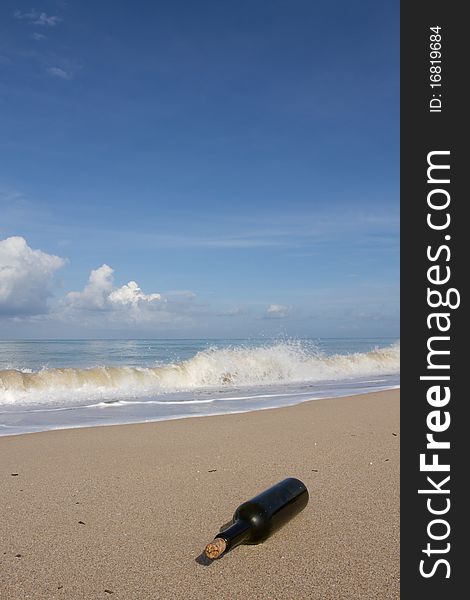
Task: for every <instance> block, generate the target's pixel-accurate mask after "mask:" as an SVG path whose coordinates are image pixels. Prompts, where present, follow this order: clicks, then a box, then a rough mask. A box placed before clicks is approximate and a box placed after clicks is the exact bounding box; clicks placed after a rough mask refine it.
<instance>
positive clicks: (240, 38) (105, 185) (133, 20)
mask: <svg viewBox="0 0 470 600" xmlns="http://www.w3.org/2000/svg"><path fill="white" fill-rule="evenodd" d="M0 28H1V34H0V154H1V161H0V205H1V206H0V207H1V215H2V216H1V218H0V240H3V241H0V244H3V246H0V269H1V272H0V273H1V275H2V279H3V282H1V281H0V335H1V336H3V337H7V338H8V337H70V336H74V337H75V336H80V337H88V336H90V337H113V336H118V337H132V336H139V337H141V336H142V335H144V336H148V337H151V336H157V337H158V336H175V337H199V336H203V337H217V336H229V337H245V336H257V335H275V334H278V333H285V334H287V335H295V336H333V337H334V336H357V335H358V336H395V335H398V318H399V317H398V309H399V305H398V283H399V270H398V267H399V254H398V252H399V250H398V242H399V229H398V218H399V217H398V211H399V70H398V67H399V3H398V2H396V1H381V2H367V1H365V2H360V3H351V2H346V1H345V0H341V1H338V2H331V1H330V2H323V1H320V2H317V1H313V2H312V1H310V0H308V1H302V0H289V1H287V0H285V1H279V0H264V1H259V0H250V1H239V2H236V3H235V2H228V1H227V2H226V1H224V0H218V1H215V0H214V1H207V0H201V1H199V2H190V1H189V0H184V1H183V0H179V1H178V0H176V1H172V2H168V1H166V2H159V1H154V2H150V1H141V2H137V3H130V2H124V1H101V2H89V1H86V0H81V1H78V0H77V1H68V2H63V1H58V0H50V1H42V2H38V3H35V4H34V5H33V6H32V5H31V3H29V2H28V3H26V2H22V1H15V2H13V1H8V0H6V1H4V2H2V4H1V6H0ZM11 238H13V240H12V239H11ZM8 240H10V241H8ZM103 265H106V266H108V267H109V268H110V269H112V270H113V272H111V270H109V271H108V270H107V269H106V268H102V266H103ZM100 269H101V270H100ZM92 271H94V272H95V275H93V274H91V272H92ZM90 274H91V275H90ZM90 277H91V279H90ZM129 282H136V286H137V287H136V286H134V285H131V286H130V287H129V286H127V284H128V283H129ZM126 286H127V287H126ZM157 295H159V297H158V298H157Z"/></svg>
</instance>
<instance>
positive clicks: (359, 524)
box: [0, 390, 399, 600]
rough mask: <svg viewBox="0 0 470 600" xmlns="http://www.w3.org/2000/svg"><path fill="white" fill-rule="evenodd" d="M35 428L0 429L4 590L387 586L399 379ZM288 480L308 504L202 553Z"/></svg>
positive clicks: (328, 591) (0, 583)
mask: <svg viewBox="0 0 470 600" xmlns="http://www.w3.org/2000/svg"><path fill="white" fill-rule="evenodd" d="M36 433H37V435H24V434H18V435H7V436H2V437H1V438H0V466H1V470H0V472H1V477H2V478H3V483H2V486H0V506H3V507H6V509H7V510H6V511H5V514H4V516H3V517H2V519H1V520H0V540H1V542H0V544H1V548H0V550H1V552H0V563H1V564H0V593H1V595H2V598H5V600H10V599H11V600H20V599H21V598H23V597H28V598H35V599H38V600H39V599H49V598H50V599H53V598H60V599H62V598H67V599H76V600H82V598H84V597H86V598H87V600H94V599H95V598H96V599H98V598H105V597H110V596H109V594H110V593H112V594H113V596H112V597H113V598H116V599H123V600H124V599H125V600H144V599H145V600H148V599H153V598H161V599H162V600H166V598H168V597H172V598H177V599H178V598H195V599H198V598H201V599H202V598H206V597H208V596H217V597H218V598H220V599H225V598H227V600H228V599H229V598H230V599H232V598H234V599H237V598H240V599H241V598H247V597H248V598H259V599H265V598H266V600H267V599H268V598H282V597H286V594H287V595H288V597H292V598H294V597H295V598H313V599H318V600H325V599H328V600H333V599H338V600H339V599H341V600H353V599H354V600H359V599H364V600H366V599H367V600H370V599H371V598H377V599H379V598H380V599H381V600H382V599H383V598H387V599H390V600H392V599H395V598H397V599H398V598H399V390H388V391H382V392H373V393H369V394H364V395H357V396H354V397H353V398H351V397H341V398H332V399H320V400H309V401H304V402H302V403H299V404H296V405H292V406H287V407H279V408H269V409H263V410H255V411H250V412H245V413H231V414H223V415H215V416H210V417H209V416H204V417H202V418H197V419H193V418H191V417H186V418H181V419H172V420H166V421H157V422H152V423H138V424H126V425H112V426H104V427H83V428H74V429H60V430H50V431H42V432H36ZM287 476H296V477H299V478H300V479H301V480H302V481H304V483H305V484H306V485H307V487H308V489H309V491H310V502H309V504H308V506H307V507H306V509H305V510H304V511H303V512H302V513H301V514H300V515H299V516H298V517H296V518H295V519H294V520H293V521H292V522H291V523H289V524H288V525H286V527H285V528H283V529H282V530H281V531H280V532H278V533H277V534H276V535H275V536H273V537H272V538H270V539H269V540H268V541H267V542H265V543H264V544H262V545H259V546H241V547H239V548H237V549H235V550H234V551H233V552H230V553H228V554H227V556H225V557H223V558H222V559H220V560H218V561H215V562H213V563H211V564H210V565H207V564H204V562H203V561H202V560H201V558H200V553H201V552H202V550H203V548H204V546H205V544H206V543H207V542H208V541H210V540H211V539H212V537H213V535H214V534H215V533H216V532H217V531H218V529H219V527H220V526H221V525H222V524H223V523H226V522H227V520H228V519H229V518H230V517H231V515H232V514H233V511H234V509H235V508H236V506H238V504H240V502H242V501H244V500H246V499H248V498H250V497H252V496H253V495H255V494H256V493H258V492H260V491H261V490H263V489H265V488H266V487H269V485H272V484H273V483H275V482H276V481H279V480H280V479H283V478H284V477H287ZM106 590H108V591H106Z"/></svg>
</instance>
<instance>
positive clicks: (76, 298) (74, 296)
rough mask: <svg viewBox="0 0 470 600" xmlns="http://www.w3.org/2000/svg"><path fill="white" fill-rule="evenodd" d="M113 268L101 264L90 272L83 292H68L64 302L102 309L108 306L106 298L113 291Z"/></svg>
mask: <svg viewBox="0 0 470 600" xmlns="http://www.w3.org/2000/svg"><path fill="white" fill-rule="evenodd" d="M113 272H114V271H113V269H111V267H108V265H102V266H101V267H100V268H99V269H95V270H94V271H92V272H91V273H90V277H89V278H88V283H87V285H86V286H85V289H84V290H83V292H70V293H69V294H67V296H66V298H65V303H66V304H67V305H68V306H71V307H73V308H84V309H87V310H104V309H106V308H108V298H109V295H110V294H111V293H112V291H113Z"/></svg>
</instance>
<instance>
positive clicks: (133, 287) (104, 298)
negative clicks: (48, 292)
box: [65, 265, 161, 320]
mask: <svg viewBox="0 0 470 600" xmlns="http://www.w3.org/2000/svg"><path fill="white" fill-rule="evenodd" d="M113 275H114V271H113V269H112V268H111V267H109V266H108V265H102V266H101V267H99V268H98V269H95V270H94V271H92V272H91V273H90V277H89V279H88V283H87V285H86V286H85V288H84V290H83V291H82V292H70V293H68V294H67V296H66V298H65V305H66V306H68V307H69V308H74V309H84V310H103V311H126V310H127V311H128V312H129V311H132V312H133V320H135V317H136V316H138V313H139V312H142V313H143V312H144V311H145V310H146V309H148V308H154V307H155V303H160V300H161V295H160V294H157V293H153V294H144V292H143V291H142V290H141V289H140V287H139V286H138V284H137V283H136V282H135V281H129V283H127V284H125V285H123V286H122V287H120V288H115V287H114V276H113Z"/></svg>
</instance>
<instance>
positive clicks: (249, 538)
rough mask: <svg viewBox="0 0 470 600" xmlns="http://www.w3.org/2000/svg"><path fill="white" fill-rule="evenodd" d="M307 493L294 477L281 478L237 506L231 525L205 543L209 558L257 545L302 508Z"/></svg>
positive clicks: (305, 502)
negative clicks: (245, 546) (234, 549)
mask: <svg viewBox="0 0 470 600" xmlns="http://www.w3.org/2000/svg"><path fill="white" fill-rule="evenodd" d="M307 502H308V490H307V488H306V487H305V485H304V484H303V483H302V482H301V481H300V480H299V479H295V478H294V477H288V478H287V479H283V480H282V481H280V482H279V483H276V485H273V486H272V487H270V488H269V489H267V490H265V491H264V492H261V494H258V495H257V496H255V497H254V498H252V499H251V500H248V501H247V502H244V503H243V504H240V506H239V507H238V508H237V510H236V511H235V514H234V515H233V519H232V521H231V523H230V524H229V525H228V526H227V527H226V528H224V529H223V530H222V531H221V532H220V533H218V534H217V535H216V536H215V539H214V541H213V542H211V543H210V544H207V546H206V549H205V554H206V556H207V557H208V558H218V557H219V556H220V555H221V554H223V553H224V552H228V551H229V550H231V549H232V548H235V546H238V545H239V544H259V543H260V542H264V540H265V539H267V538H268V537H269V536H270V535H272V534H273V533H274V532H275V531H277V530H278V529H279V528H280V527H282V526H283V525H284V524H285V523H287V521H289V520H290V519H292V517H294V516H295V515H296V514H297V513H299V512H300V511H301V510H302V509H303V508H305V506H306V504H307Z"/></svg>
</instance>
